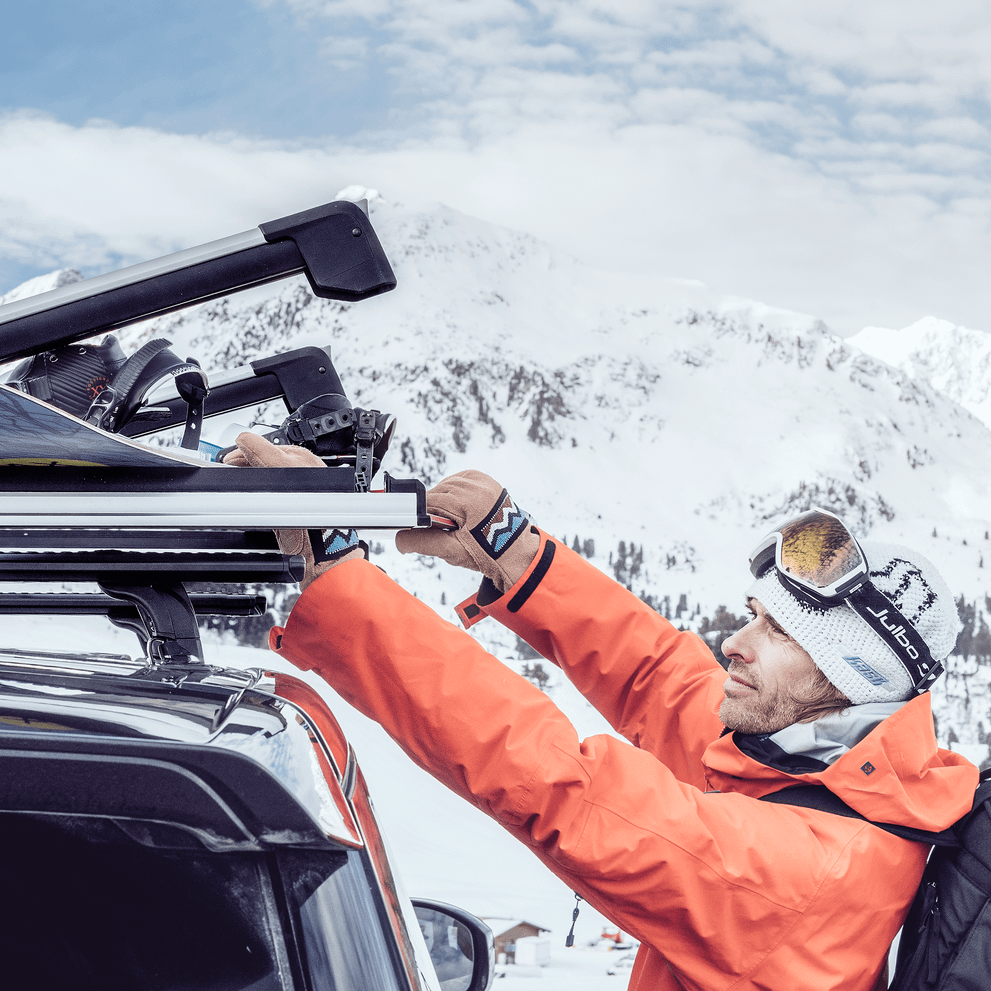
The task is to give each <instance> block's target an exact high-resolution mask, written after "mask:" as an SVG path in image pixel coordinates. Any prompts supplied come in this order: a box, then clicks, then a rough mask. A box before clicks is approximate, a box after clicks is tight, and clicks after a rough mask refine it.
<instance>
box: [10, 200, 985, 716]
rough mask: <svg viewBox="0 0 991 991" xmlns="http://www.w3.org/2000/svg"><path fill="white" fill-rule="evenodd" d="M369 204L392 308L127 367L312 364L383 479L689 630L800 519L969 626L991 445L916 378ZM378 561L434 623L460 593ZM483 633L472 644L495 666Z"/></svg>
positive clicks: (191, 324) (328, 305) (793, 321)
mask: <svg viewBox="0 0 991 991" xmlns="http://www.w3.org/2000/svg"><path fill="white" fill-rule="evenodd" d="M364 192H365V191H364V190H359V189H351V190H349V191H348V193H349V194H350V195H351V196H353V197H354V198H359V197H360V196H361V195H363V194H364ZM370 198H371V203H372V220H373V223H374V225H375V228H376V230H377V232H378V234H379V237H380V239H381V241H382V243H383V245H384V246H385V249H386V252H387V253H388V255H389V257H390V259H391V261H392V263H393V266H394V268H395V271H396V275H397V278H398V283H399V288H398V289H397V290H396V291H395V292H392V293H389V294H386V295H384V296H380V297H376V298H374V299H371V300H367V301H364V302H362V303H359V304H347V303H340V302H333V301H327V300H318V299H315V298H314V297H313V296H312V295H311V294H310V292H309V290H308V288H307V286H306V285H305V283H304V282H303V281H302V280H294V281H288V282H283V283H277V284H274V285H270V286H265V287H261V288H258V289H255V290H252V291H250V292H247V293H242V294H240V295H237V296H234V297H231V298H229V299H223V300H219V301H215V302H212V303H208V304H204V305H202V306H199V307H196V308H194V309H190V310H187V311H183V312H181V313H178V314H172V315H170V316H167V317H163V318H160V319H157V320H154V321H150V322H149V323H147V324H145V325H137V326H135V327H133V328H129V329H128V330H127V331H126V332H125V333H124V334H123V335H121V336H122V338H123V342H124V343H125V346H126V348H127V349H133V348H135V347H136V346H137V345H138V344H139V343H140V342H141V341H143V340H145V339H147V338H149V337H151V336H165V337H168V338H170V339H171V340H172V341H174V342H175V350H176V351H177V352H179V353H182V354H192V355H195V356H197V357H198V358H199V359H200V360H201V362H202V363H203V365H204V367H206V368H207V369H222V368H229V367H233V366H236V365H240V364H244V363H245V362H247V361H250V360H252V359H254V358H256V357H260V356H263V355H267V354H271V353H273V352H277V351H282V350H287V349H290V348H294V347H299V346H302V345H305V344H317V345H329V346H330V347H331V348H332V350H333V355H334V361H335V364H336V366H337V369H338V371H339V372H340V375H341V378H342V380H343V382H344V384H345V386H346V388H347V390H348V392H349V395H350V398H351V400H352V401H353V402H354V403H355V405H361V406H366V407H376V408H379V409H383V410H387V411H389V412H392V413H395V414H396V415H397V416H398V418H399V430H398V432H397V439H396V441H395V442H394V444H393V450H392V452H391V453H390V455H389V457H388V458H387V461H386V468H388V469H389V470H390V471H391V472H392V473H393V474H395V475H399V476H402V475H416V476H419V477H421V478H423V479H424V480H425V481H427V482H428V484H429V483H430V482H434V481H436V480H438V479H439V478H441V477H442V476H443V475H445V474H447V473H449V472H453V471H457V470H459V469H462V468H467V467H474V468H479V469H481V470H484V471H487V472H489V473H490V474H492V475H493V476H495V477H496V478H498V479H499V480H500V481H502V482H503V483H504V484H505V485H506V486H507V488H509V490H510V492H512V493H513V495H514V496H515V498H516V499H517V501H518V502H519V503H520V504H521V505H522V506H524V507H526V508H527V509H528V510H529V511H530V512H531V513H532V514H533V515H534V517H535V518H536V520H537V522H539V523H540V524H541V525H542V526H543V527H544V528H545V529H547V530H549V531H551V532H552V533H554V534H556V535H557V536H558V537H561V538H564V539H566V540H567V541H568V543H569V545H572V546H573V545H574V544H575V542H576V541H577V544H578V546H579V547H580V548H582V549H583V551H584V552H585V553H586V554H587V556H590V557H591V559H592V560H593V561H594V563H595V564H597V565H598V566H599V567H601V568H603V569H604V570H607V571H610V572H611V573H613V574H615V575H616V576H617V577H618V578H619V579H620V580H622V581H623V582H624V583H625V584H628V585H629V586H630V587H631V588H632V589H633V590H634V591H635V592H637V593H638V594H641V595H643V596H644V597H648V598H649V600H650V601H651V602H653V603H655V604H656V605H657V607H658V608H659V609H660V610H661V611H663V612H665V613H666V614H669V615H671V616H672V617H673V618H675V619H677V620H679V621H681V622H683V623H686V624H688V625H691V626H693V627H697V626H698V624H699V623H700V622H701V621H702V618H703V617H712V616H714V614H715V611H716V610H717V608H718V607H719V606H721V605H723V606H726V607H728V609H729V610H730V611H731V612H736V613H739V612H742V599H743V591H744V590H745V588H746V587H747V585H748V584H749V573H748V571H747V566H746V557H747V552H748V551H749V549H750V548H751V547H752V546H753V544H754V543H755V542H756V540H757V539H758V538H759V537H760V536H761V535H762V534H763V533H764V532H766V530H767V529H768V528H769V524H770V521H772V520H777V519H780V518H781V517H783V516H785V515H787V514H791V513H794V512H797V511H800V510H802V509H805V508H807V507H808V506H810V505H812V504H818V505H821V506H825V507H826V508H830V509H834V510H836V511H838V512H840V513H841V514H843V515H844V516H845V517H846V518H847V519H848V520H850V521H851V522H852V523H853V524H854V525H855V526H856V527H857V528H858V529H859V531H860V532H861V533H862V534H864V535H871V536H874V537H876V538H883V539H888V540H893V541H897V542H904V543H907V544H909V545H911V546H914V547H917V548H919V549H921V550H922V551H923V552H924V553H926V554H927V555H928V556H929V557H931V558H932V559H933V560H934V561H935V562H936V563H937V565H938V566H939V568H940V569H941V570H942V571H943V573H944V574H945V575H946V577H947V579H948V581H949V583H950V586H951V587H952V588H953V589H954V590H955V591H956V592H957V593H959V594H962V595H964V596H965V598H966V600H968V601H974V602H979V603H980V606H981V608H982V610H983V607H984V602H983V597H984V595H985V594H986V592H987V591H988V583H987V581H986V580H985V576H986V575H987V574H988V573H989V572H988V571H987V570H986V569H985V562H984V558H985V557H987V569H991V539H989V531H991V498H989V497H991V431H989V430H988V428H987V427H986V426H985V425H984V424H983V423H982V422H981V421H980V420H979V419H978V418H977V417H976V416H975V415H972V414H971V412H969V411H968V410H967V409H966V408H964V406H963V405H962V402H963V397H962V396H956V395H947V394H946V392H945V391H944V390H943V386H944V383H943V380H942V379H940V378H939V376H938V375H937V374H936V373H935V372H934V373H933V374H931V375H920V374H918V372H917V369H916V366H914V365H912V366H911V367H909V366H906V368H898V367H894V366H893V364H890V363H889V364H886V363H885V362H884V361H881V360H879V359H878V358H876V357H873V356H871V355H869V354H867V353H865V351H864V350H862V349H860V348H858V347H857V346H854V344H853V343H851V342H849V341H847V342H844V341H842V340H840V339H839V338H837V337H834V336H832V335H831V334H830V333H829V332H828V330H827V328H826V327H824V326H823V324H822V323H821V322H819V321H817V320H815V319H813V318H812V317H808V316H803V315H801V314H796V313H792V312H788V311H784V310H780V309H775V308H773V307H770V306H766V305H764V304H761V303H757V302H754V301H752V300H747V299H740V298H736V297H730V296H726V295H724V294H721V293H718V292H716V291H714V290H711V289H709V288H707V287H706V286H704V285H702V284H700V283H694V282H689V281H684V280H672V279H664V278H653V279H650V278H644V277H643V276H634V275H628V274H622V273H607V272H602V271H596V270H593V269H591V268H589V267H588V266H586V265H583V264H581V263H579V262H578V261H576V260H575V259H573V258H571V257H570V256H568V255H567V254H565V253H563V252H561V251H558V250H556V249H554V248H552V247H550V246H548V245H547V244H544V243H542V242H540V241H538V240H536V239H534V238H532V237H530V236H529V235H527V234H524V233H520V232H516V231H511V230H506V229H503V228H499V227H496V226H493V225H491V224H488V223H486V222H484V221H481V220H478V219H475V218H472V217H468V216H465V215H463V214H460V213H458V212H456V211H454V210H451V209H449V208H447V207H443V206H437V207H435V208H434V209H432V210H430V211H427V212H413V211H410V210H407V209H405V208H403V207H402V206H401V205H399V204H393V203H388V202H386V201H385V200H384V199H383V198H381V197H378V196H377V195H372V196H371V197H370ZM73 277H74V276H73V275H72V274H68V275H59V274H56V275H54V276H48V277H44V278H48V279H52V278H54V279H55V280H56V281H58V279H60V278H63V279H66V278H67V279H71V278H73ZM25 288H26V287H25ZM19 292H21V290H15V293H19ZM11 295H12V294H11ZM865 333H866V332H865ZM927 367H928V366H927ZM932 367H935V366H932ZM284 415H285V411H284V410H278V409H268V410H266V411H263V412H261V413H260V414H259V417H260V419H261V420H262V422H267V423H271V422H278V421H279V420H280V419H281V418H282V417H283V416H284ZM247 418H248V414H247V413H244V414H242V415H241V419H242V420H244V421H245V422H246V421H247ZM210 429H211V428H210V425H209V423H208V425H207V429H206V436H207V437H209V436H210ZM214 429H219V428H214ZM378 547H379V548H381V555H380V557H379V558H378V560H379V561H380V562H381V563H383V564H384V566H385V567H386V568H387V570H389V572H390V573H391V574H393V575H394V576H395V577H397V578H398V579H399V580H400V581H402V582H404V583H405V584H407V585H408V587H410V588H412V589H414V590H415V591H416V592H417V594H418V595H420V596H421V598H424V599H425V600H427V601H428V602H430V603H431V604H433V605H434V606H435V607H437V608H438V609H440V610H441V611H442V612H444V613H445V614H446V615H447V616H448V617H449V618H451V619H452V620H453V619H454V614H453V610H452V608H451V607H452V605H453V603H454V602H456V601H458V599H459V598H461V597H463V596H464V595H467V594H468V593H469V592H470V590H471V588H472V587H473V584H474V583H473V580H472V577H471V576H470V575H465V574H463V573H462V574H455V573H453V572H451V570H450V569H447V568H446V567H444V566H436V567H432V566H431V562H422V561H419V560H416V559H404V558H401V557H400V556H399V555H397V554H396V552H395V551H394V550H393V549H391V540H386V539H381V540H379V541H378ZM679 604H680V605H681V606H682V608H681V609H679ZM975 622H976V620H975ZM490 626H494V624H485V623H483V624H481V625H480V626H479V627H477V628H476V629H477V630H478V635H479V636H480V638H482V639H483V640H485V641H486V642H487V643H489V644H490V645H491V646H492V647H493V648H494V649H497V650H499V651H500V652H502V653H503V654H506V653H509V654H511V655H512V654H515V652H516V648H517V644H516V643H515V638H513V641H512V642H510V641H509V640H506V639H505V638H506V637H507V636H508V635H507V634H505V633H504V632H503V631H500V630H498V629H496V628H490ZM983 718H985V721H986V722H987V723H988V725H989V726H991V719H988V718H987V714H986V713H984V716H983ZM980 732H981V733H983V732H984V730H983V729H981V730H980Z"/></svg>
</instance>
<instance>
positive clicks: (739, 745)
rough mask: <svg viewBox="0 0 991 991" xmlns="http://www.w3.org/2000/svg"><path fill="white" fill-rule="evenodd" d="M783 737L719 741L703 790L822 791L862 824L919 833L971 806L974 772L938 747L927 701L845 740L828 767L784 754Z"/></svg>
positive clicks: (802, 753)
mask: <svg viewBox="0 0 991 991" xmlns="http://www.w3.org/2000/svg"><path fill="white" fill-rule="evenodd" d="M858 708H859V707H858ZM809 725H811V724H809ZM789 729H790V727H789ZM781 733H785V731H784V730H782V731H781ZM832 735H833V734H832V733H827V734H825V736H829V737H831V736H832ZM853 735H854V736H855V735H856V732H854V734H853ZM789 736H790V735H789V734H786V735H785V739H784V740H783V741H782V740H781V739H780V735H779V734H771V735H770V736H766V737H764V738H761V737H760V735H750V734H737V733H732V734H730V733H727V734H725V735H723V736H721V737H720V738H719V739H718V740H716V741H715V742H713V743H712V744H710V745H709V747H708V748H707V749H706V752H705V754H704V756H703V763H704V764H705V769H706V781H707V786H708V787H709V788H710V789H712V790H716V791H734V792H741V793H743V794H746V795H750V796H752V797H754V798H760V797H761V796H762V795H766V794H769V793H770V792H772V791H780V790H781V789H782V788H787V787H789V786H790V785H796V784H800V783H807V784H822V785H825V786H826V787H827V788H829V790H830V791H832V792H833V793H834V794H836V795H838V796H839V797H840V798H842V799H843V801H844V802H846V803H847V804H848V805H850V806H851V807H852V808H854V809H856V811H857V812H859V813H861V815H864V816H866V817H867V818H868V819H873V820H876V821H881V822H895V823H901V824H902V825H906V826H915V827H916V828H919V829H934V830H939V829H945V828H946V827H947V826H949V825H951V824H952V823H953V822H955V821H956V820H957V819H959V818H960V816H962V815H963V814H964V813H965V812H967V811H968V810H969V809H970V807H971V806H972V804H973V799H974V789H975V788H976V787H977V768H976V767H974V765H973V764H971V763H970V762H969V761H968V760H966V759H965V758H964V757H962V756H961V755H959V754H954V753H951V752H950V751H947V750H941V749H939V747H938V746H937V744H936V737H935V734H934V733H933V722H932V712H931V709H930V701H929V695H928V694H924V695H920V696H918V697H916V698H914V699H911V700H910V701H908V702H906V703H904V704H903V705H901V706H899V707H898V708H897V710H896V711H895V712H894V713H892V714H891V715H889V716H888V717H887V718H883V719H881V720H880V721H879V722H876V723H875V725H874V728H873V729H870V730H867V731H866V733H865V735H864V736H863V737H862V738H860V739H859V740H858V741H856V742H853V736H851V737H850V738H849V739H848V740H847V742H846V743H845V744H843V745H846V746H848V749H847V750H845V751H844V752H843V753H842V754H841V755H840V756H838V757H836V758H835V759H834V760H833V762H832V763H827V762H826V761H825V760H823V759H822V756H823V754H824V753H825V751H824V750H818V749H816V748H813V750H812V751H811V752H810V751H809V750H808V748H806V749H805V750H802V749H801V748H799V751H798V752H797V753H790V752H789V751H788V750H786V749H785V748H784V747H782V746H781V742H784V743H785V744H787V745H789V746H790V745H791V743H792V742H793V741H792V740H791V739H790V738H789ZM816 739H818V737H816ZM850 743H852V746H851V745H849V744H850Z"/></svg>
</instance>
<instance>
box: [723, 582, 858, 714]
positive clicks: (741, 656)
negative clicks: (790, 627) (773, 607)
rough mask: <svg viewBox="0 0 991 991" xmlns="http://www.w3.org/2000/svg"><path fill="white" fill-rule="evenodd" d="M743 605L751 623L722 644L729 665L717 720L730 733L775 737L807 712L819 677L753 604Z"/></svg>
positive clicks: (758, 605) (770, 618)
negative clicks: (748, 610)
mask: <svg viewBox="0 0 991 991" xmlns="http://www.w3.org/2000/svg"><path fill="white" fill-rule="evenodd" d="M747 606H748V607H749V608H750V610H751V612H752V614H753V618H752V619H751V620H750V622H749V623H748V624H747V625H746V626H745V627H744V628H743V629H742V630H737V631H736V633H734V634H733V635H732V636H731V637H730V638H729V639H728V640H726V641H724V643H723V654H724V655H725V656H726V658H727V660H729V662H730V664H729V669H728V674H729V677H728V678H727V679H726V684H725V685H723V691H724V692H725V693H726V698H724V699H723V701H722V704H721V705H720V706H719V718H720V719H721V720H722V722H723V725H724V726H727V727H729V728H730V729H731V730H740V731H741V732H743V733H774V732H777V730H779V729H784V728H785V727H786V726H790V725H791V724H792V723H794V722H798V721H799V720H800V719H801V718H802V715H803V713H805V712H807V711H808V703H809V701H810V699H811V698H813V697H815V696H816V695H817V694H818V692H819V691H821V687H822V675H821V673H820V672H819V669H818V668H817V667H816V665H815V662H814V661H813V660H812V658H811V657H810V656H809V655H808V654H807V653H806V651H805V650H803V649H802V648H801V647H800V646H799V645H798V644H797V643H796V642H795V641H794V640H792V638H791V637H790V636H789V635H788V634H787V633H785V631H784V630H783V629H782V628H781V627H780V626H779V625H778V624H777V623H776V622H775V620H774V617H773V616H771V614H770V613H769V612H768V611H767V610H766V609H765V608H764V607H763V605H761V603H760V602H759V601H758V600H757V599H748V600H747ZM836 694H837V696H838V697H840V696H839V692H837V693H836Z"/></svg>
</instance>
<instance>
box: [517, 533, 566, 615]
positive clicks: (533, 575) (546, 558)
mask: <svg viewBox="0 0 991 991" xmlns="http://www.w3.org/2000/svg"><path fill="white" fill-rule="evenodd" d="M553 560H554V541H553V540H548V541H547V543H546V544H544V553H543V554H541V555H540V560H539V561H538V562H537V567H536V568H534V569H533V571H531V572H530V577H529V578H527V580H526V581H525V582H524V583H523V584H522V585H521V586H520V589H519V591H518V592H517V593H516V594H515V595H514V596H513V597H512V598H511V599H510V600H509V605H507V606H506V608H507V609H508V610H509V611H510V612H519V611H520V609H522V608H523V604H524V603H525V602H526V600H527V599H529V598H530V596H531V595H533V593H534V592H535V591H536V589H537V586H538V585H539V584H540V583H541V581H542V580H543V577H544V575H546V574H547V569H548V568H549V567H550V566H551V561H553Z"/></svg>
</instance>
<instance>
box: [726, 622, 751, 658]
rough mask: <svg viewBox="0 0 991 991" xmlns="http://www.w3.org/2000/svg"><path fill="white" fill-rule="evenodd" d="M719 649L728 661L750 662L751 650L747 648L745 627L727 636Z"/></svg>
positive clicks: (747, 639) (747, 638) (747, 641)
mask: <svg viewBox="0 0 991 991" xmlns="http://www.w3.org/2000/svg"><path fill="white" fill-rule="evenodd" d="M721 649H722V652H723V657H725V658H726V660H728V661H742V662H743V663H744V664H750V663H751V662H752V661H753V652H752V651H751V650H750V649H749V637H748V636H747V627H744V628H743V629H742V630H737V631H736V632H735V633H733V634H731V635H730V636H728V637H727V638H726V639H725V640H724V641H723V644H722V648H721Z"/></svg>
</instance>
